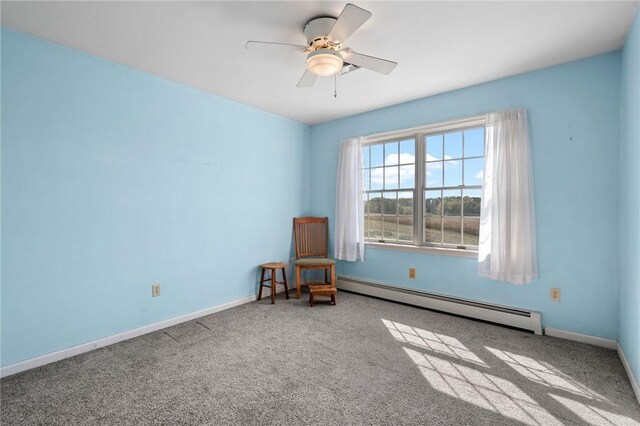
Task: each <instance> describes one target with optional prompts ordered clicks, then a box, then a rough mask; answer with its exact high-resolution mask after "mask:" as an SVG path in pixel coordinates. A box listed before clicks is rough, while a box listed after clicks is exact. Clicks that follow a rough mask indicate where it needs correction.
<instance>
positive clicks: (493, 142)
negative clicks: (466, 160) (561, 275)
mask: <svg viewBox="0 0 640 426" xmlns="http://www.w3.org/2000/svg"><path fill="white" fill-rule="evenodd" d="M534 213H535V212H534V200H533V172H532V166H531V142H530V139H529V126H528V123H527V113H526V111H525V109H523V108H515V109H509V110H504V111H497V112H493V113H490V114H488V115H487V125H486V136H485V165H484V183H483V186H482V206H481V211H480V242H479V247H478V262H479V263H478V272H479V274H480V275H481V276H485V277H488V278H491V279H494V280H500V281H508V282H511V283H514V284H527V283H529V282H531V281H533V280H535V279H537V278H538V267H537V260H536V230H535V214H534Z"/></svg>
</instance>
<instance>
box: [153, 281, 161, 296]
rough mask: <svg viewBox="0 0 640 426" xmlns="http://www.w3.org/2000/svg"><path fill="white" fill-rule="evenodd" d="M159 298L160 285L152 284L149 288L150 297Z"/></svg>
mask: <svg viewBox="0 0 640 426" xmlns="http://www.w3.org/2000/svg"><path fill="white" fill-rule="evenodd" d="M158 296H160V284H154V285H152V286H151V297H158Z"/></svg>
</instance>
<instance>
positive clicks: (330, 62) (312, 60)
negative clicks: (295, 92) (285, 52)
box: [307, 49, 342, 77]
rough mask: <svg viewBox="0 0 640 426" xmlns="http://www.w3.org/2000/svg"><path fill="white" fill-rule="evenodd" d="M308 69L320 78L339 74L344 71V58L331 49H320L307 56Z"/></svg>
mask: <svg viewBox="0 0 640 426" xmlns="http://www.w3.org/2000/svg"><path fill="white" fill-rule="evenodd" d="M307 69H308V70H309V71H310V72H312V73H313V74H315V75H318V76H320V77H328V76H330V75H334V74H337V73H338V72H340V70H341V69H342V56H340V53H338V52H336V51H335V50H331V49H318V50H316V51H315V52H311V53H309V56H307Z"/></svg>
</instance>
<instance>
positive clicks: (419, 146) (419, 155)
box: [413, 133, 426, 246]
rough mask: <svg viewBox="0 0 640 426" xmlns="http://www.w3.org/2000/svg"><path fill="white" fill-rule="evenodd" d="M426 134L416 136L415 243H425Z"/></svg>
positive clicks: (419, 244)
mask: <svg viewBox="0 0 640 426" xmlns="http://www.w3.org/2000/svg"><path fill="white" fill-rule="evenodd" d="M424 145H425V144H424V134H423V133H418V134H416V135H415V152H416V164H415V167H416V169H415V184H414V189H413V243H414V244H415V245H418V246H421V245H422V244H423V243H424V188H425V172H424V170H425V158H426V157H425V147H424Z"/></svg>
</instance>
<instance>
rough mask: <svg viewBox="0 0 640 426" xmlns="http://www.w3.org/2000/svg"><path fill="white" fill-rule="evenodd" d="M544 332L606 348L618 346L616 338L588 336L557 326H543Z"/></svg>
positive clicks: (548, 334)
mask: <svg viewBox="0 0 640 426" xmlns="http://www.w3.org/2000/svg"><path fill="white" fill-rule="evenodd" d="M544 334H545V335H547V336H552V337H558V338H560V339H566V340H573V341H575V342H580V343H587V344H589V345H594V346H600V347H603V348H607V349H614V350H615V349H616V348H617V347H618V342H617V341H616V340H611V339H605V338H604V337H596V336H590V335H588V334H581V333H574V332H573V331H566V330H561V329H559V328H553V327H545V328H544Z"/></svg>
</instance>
